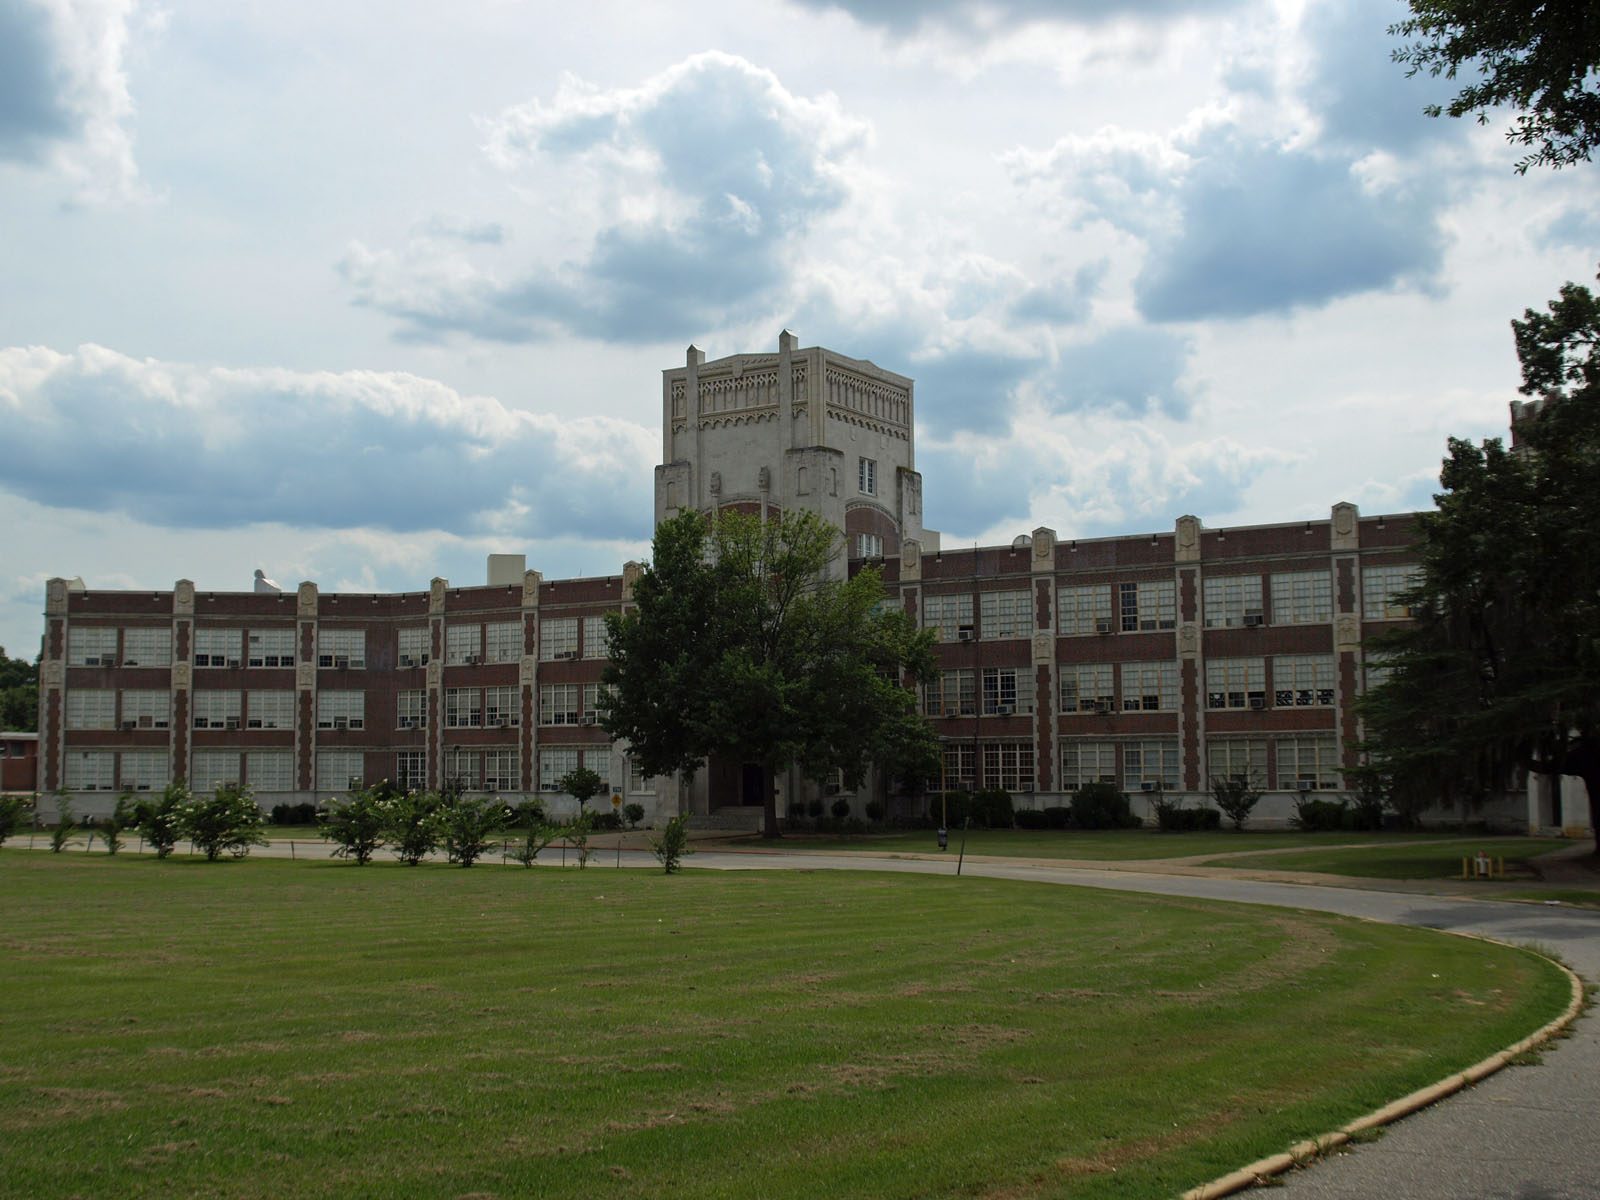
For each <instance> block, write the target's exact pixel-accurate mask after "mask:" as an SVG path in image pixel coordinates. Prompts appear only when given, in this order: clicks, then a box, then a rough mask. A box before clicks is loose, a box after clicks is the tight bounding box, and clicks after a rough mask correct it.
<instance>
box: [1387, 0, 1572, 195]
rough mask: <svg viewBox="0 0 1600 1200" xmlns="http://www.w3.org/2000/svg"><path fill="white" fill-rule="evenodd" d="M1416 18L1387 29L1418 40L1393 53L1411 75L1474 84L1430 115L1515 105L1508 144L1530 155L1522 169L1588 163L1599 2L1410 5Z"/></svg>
mask: <svg viewBox="0 0 1600 1200" xmlns="http://www.w3.org/2000/svg"><path fill="white" fill-rule="evenodd" d="M1410 3H1411V16H1410V17H1409V18H1408V19H1406V20H1404V21H1401V22H1399V23H1397V24H1395V25H1391V26H1390V27H1389V32H1390V33H1391V34H1393V35H1395V36H1398V37H1405V38H1415V39H1417V40H1415V41H1411V42H1407V43H1406V44H1405V45H1403V46H1401V47H1400V48H1399V49H1398V50H1396V51H1395V52H1394V60H1395V61H1396V62H1398V63H1404V64H1405V65H1406V66H1408V67H1409V68H1410V70H1409V71H1408V72H1407V74H1409V75H1416V74H1418V73H1423V74H1427V75H1432V76H1439V75H1443V76H1444V77H1445V78H1446V79H1451V80H1454V79H1455V78H1456V76H1457V72H1460V71H1463V70H1466V71H1468V72H1469V73H1472V74H1475V75H1476V76H1477V81H1476V82H1473V83H1468V84H1466V85H1465V86H1463V87H1462V89H1461V91H1460V92H1458V93H1457V94H1456V96H1455V98H1454V99H1453V100H1451V101H1450V103H1449V104H1430V105H1428V106H1427V107H1426V108H1425V109H1424V110H1423V111H1424V112H1426V113H1427V114H1428V115H1429V116H1430V117H1438V116H1443V115H1445V114H1448V115H1450V116H1452V117H1462V116H1466V115H1467V114H1468V113H1474V114H1476V115H1477V118H1478V121H1479V122H1480V123H1482V124H1487V123H1488V121H1489V113H1490V110H1492V109H1495V108H1499V107H1501V106H1510V107H1511V108H1513V109H1516V110H1517V113H1518V115H1517V116H1516V118H1515V120H1514V121H1513V123H1512V126H1511V128H1510V129H1508V130H1507V131H1506V140H1507V141H1509V142H1512V143H1513V144H1518V145H1522V146H1526V147H1529V148H1530V152H1529V153H1528V154H1527V155H1526V156H1525V157H1524V158H1523V159H1521V161H1519V162H1518V163H1517V173H1518V174H1523V173H1525V172H1526V171H1527V169H1528V168H1529V167H1533V166H1551V167H1556V168H1560V167H1563V166H1568V165H1570V164H1572V163H1577V162H1588V161H1589V159H1590V156H1591V155H1592V154H1593V152H1594V149H1595V147H1596V145H1597V144H1600V17H1597V16H1596V15H1595V6H1594V2H1593V0H1410Z"/></svg>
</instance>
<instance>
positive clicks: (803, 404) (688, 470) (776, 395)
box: [655, 329, 923, 573]
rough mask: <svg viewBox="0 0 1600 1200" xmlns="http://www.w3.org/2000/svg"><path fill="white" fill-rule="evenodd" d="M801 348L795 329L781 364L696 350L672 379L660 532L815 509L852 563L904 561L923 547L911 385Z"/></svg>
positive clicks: (840, 566)
mask: <svg viewBox="0 0 1600 1200" xmlns="http://www.w3.org/2000/svg"><path fill="white" fill-rule="evenodd" d="M798 340H799V339H797V338H796V337H795V336H794V334H792V333H790V332H789V331H788V330H787V329H786V330H784V331H783V332H782V333H781V334H779V335H778V352H777V353H776V354H732V355H729V356H728V357H727V358H719V359H715V360H713V361H711V362H707V361H706V356H705V353H704V351H701V350H699V349H697V348H696V347H694V346H690V347H689V352H688V355H687V357H686V361H685V362H684V365H683V366H681V367H674V368H671V369H669V370H666V371H663V372H662V373H661V374H662V381H661V459H662V462H661V465H660V466H658V467H657V468H656V502H655V519H656V522H657V523H659V522H661V521H662V520H664V519H666V518H667V517H671V516H674V515H676V514H677V513H678V512H680V511H681V510H683V509H685V508H690V509H698V510H701V511H707V512H709V511H715V510H717V509H723V508H732V509H737V510H740V511H744V512H752V513H766V512H768V511H770V510H777V509H790V508H805V509H810V510H811V511H813V512H816V513H818V514H820V515H821V516H822V517H824V518H826V519H827V520H828V521H830V522H832V523H833V524H834V525H836V526H838V527H839V528H840V529H842V530H844V532H845V535H846V539H847V541H848V543H849V550H848V556H849V557H850V558H883V557H886V556H887V557H894V556H897V555H898V554H899V553H900V549H901V544H902V542H904V541H906V540H908V539H912V540H916V541H918V542H919V543H920V542H921V541H923V529H922V476H921V475H919V474H917V471H916V462H915V457H914V455H913V451H912V429H913V419H914V408H913V397H912V388H913V384H912V381H911V380H910V379H907V378H906V377H905V376H904V375H896V374H895V373H894V372H892V371H885V370H884V369H883V368H881V367H878V366H875V365H874V364H872V363H870V362H866V361H864V360H862V359H855V358H846V357H845V356H844V355H842V354H836V353H834V352H833V351H832V350H825V349H823V348H822V347H820V346H812V347H809V348H807V349H801V348H799V346H798ZM836 569H837V570H838V571H839V572H841V573H842V572H843V571H844V570H845V569H846V567H845V563H844V561H843V560H841V561H840V562H838V563H837V564H836Z"/></svg>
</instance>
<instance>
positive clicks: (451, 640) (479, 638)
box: [444, 624, 483, 667]
mask: <svg viewBox="0 0 1600 1200" xmlns="http://www.w3.org/2000/svg"><path fill="white" fill-rule="evenodd" d="M482 645H483V626H482V625H477V624H472V625H446V626H445V627H444V663H445V666H447V667H460V666H471V665H473V664H475V663H476V662H477V661H478V655H479V653H480V651H481V649H482Z"/></svg>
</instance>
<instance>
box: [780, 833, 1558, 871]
mask: <svg viewBox="0 0 1600 1200" xmlns="http://www.w3.org/2000/svg"><path fill="white" fill-rule="evenodd" d="M961 837H962V834H961V830H959V829H952V830H951V831H950V848H949V850H947V851H945V853H946V854H948V855H950V856H951V857H952V858H954V857H955V855H956V853H957V851H958V850H959V849H960V847H961ZM1462 839H1463V835H1462V834H1459V833H1450V834H1413V833H1407V834H1395V833H1301V832H1299V831H1296V830H1261V831H1257V830H1248V831H1244V832H1236V831H1233V830H1220V831H1217V832H1214V833H1212V832H1205V833H1202V832H1195V833H1163V832H1161V831H1159V830H1155V829H1116V830H1111V829H1104V830H1101V829H1091V830H1078V829H1072V830H1062V829H1029V830H1022V829H973V830H969V831H968V832H967V835H966V852H967V853H968V854H988V855H994V856H997V857H1004V858H1041V859H1073V858H1078V859H1084V860H1087V861H1094V862H1137V861H1147V860H1150V859H1160V858H1195V857H1199V856H1202V855H1218V854H1238V853H1241V852H1253V851H1263V850H1269V851H1270V850H1296V849H1316V848H1319V847H1320V848H1325V847H1332V846H1351V845H1363V844H1367V845H1373V846H1389V845H1392V844H1393V843H1394V842H1395V841H1397V840H1403V841H1407V842H1414V841H1421V842H1424V843H1433V842H1438V843H1440V844H1444V843H1447V842H1448V843H1461V842H1462ZM1469 840H1473V839H1469ZM1482 840H1483V839H1482V838H1481V837H1480V838H1477V839H1475V840H1474V841H1473V844H1476V842H1477V841H1482ZM1513 840H1514V841H1515V842H1516V843H1517V844H1519V845H1521V846H1523V847H1524V848H1526V847H1529V846H1535V845H1537V846H1538V847H1539V848H1538V849H1533V850H1531V851H1528V853H1533V854H1541V853H1543V852H1544V850H1546V849H1555V848H1557V847H1559V846H1562V845H1570V843H1563V842H1560V841H1548V842H1539V841H1537V840H1535V839H1529V838H1517V839H1513ZM783 848H784V849H785V850H867V851H872V852H874V853H880V854H937V853H939V842H938V837H937V835H936V834H935V832H934V831H933V830H931V829H926V830H916V831H913V832H909V833H887V834H861V835H853V836H852V835H831V834H803V833H800V834H792V835H789V836H787V837H785V838H784V839H783ZM1459 857H1460V855H1459V854H1458V855H1457V858H1458V859H1459ZM1235 865H1237V864H1235ZM1458 865H1459V863H1458Z"/></svg>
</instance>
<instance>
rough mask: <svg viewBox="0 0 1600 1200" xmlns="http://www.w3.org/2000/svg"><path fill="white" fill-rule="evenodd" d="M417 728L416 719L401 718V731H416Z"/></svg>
mask: <svg viewBox="0 0 1600 1200" xmlns="http://www.w3.org/2000/svg"><path fill="white" fill-rule="evenodd" d="M416 727H417V719H416V718H415V717H401V718H400V728H401V729H415V728H416Z"/></svg>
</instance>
